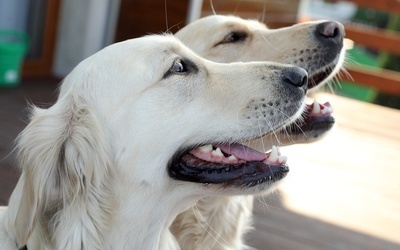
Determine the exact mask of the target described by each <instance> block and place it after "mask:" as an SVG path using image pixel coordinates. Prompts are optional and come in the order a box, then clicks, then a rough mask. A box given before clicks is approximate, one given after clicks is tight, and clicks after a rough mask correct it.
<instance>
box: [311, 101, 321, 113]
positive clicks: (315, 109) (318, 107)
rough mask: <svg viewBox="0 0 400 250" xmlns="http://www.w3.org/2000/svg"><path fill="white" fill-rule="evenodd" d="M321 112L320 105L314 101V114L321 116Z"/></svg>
mask: <svg viewBox="0 0 400 250" xmlns="http://www.w3.org/2000/svg"><path fill="white" fill-rule="evenodd" d="M320 112H321V108H320V106H319V103H318V102H317V100H315V101H314V103H313V109H312V111H311V113H312V114H319V113H320Z"/></svg>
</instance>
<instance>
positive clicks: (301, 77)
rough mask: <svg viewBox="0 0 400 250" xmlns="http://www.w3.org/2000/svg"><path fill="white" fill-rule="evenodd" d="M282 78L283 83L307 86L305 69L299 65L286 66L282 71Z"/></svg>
mask: <svg viewBox="0 0 400 250" xmlns="http://www.w3.org/2000/svg"><path fill="white" fill-rule="evenodd" d="M283 74H284V75H283V79H284V81H285V83H288V84H290V85H293V86H295V87H302V88H307V85H308V84H307V82H308V75H307V71H305V70H304V69H302V68H299V67H291V68H287V69H286V70H284V72H283Z"/></svg>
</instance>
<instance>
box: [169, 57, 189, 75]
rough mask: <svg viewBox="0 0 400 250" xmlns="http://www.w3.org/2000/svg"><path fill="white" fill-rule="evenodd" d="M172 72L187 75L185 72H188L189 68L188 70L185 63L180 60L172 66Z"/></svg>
mask: <svg viewBox="0 0 400 250" xmlns="http://www.w3.org/2000/svg"><path fill="white" fill-rule="evenodd" d="M171 72H173V73H185V72H187V68H186V65H185V63H184V62H183V61H182V60H180V59H178V60H176V61H175V62H174V65H172V67H171Z"/></svg>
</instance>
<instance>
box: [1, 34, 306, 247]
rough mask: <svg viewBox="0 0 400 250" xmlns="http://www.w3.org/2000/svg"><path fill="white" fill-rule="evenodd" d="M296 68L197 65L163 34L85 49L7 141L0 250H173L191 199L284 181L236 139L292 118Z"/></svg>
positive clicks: (281, 171) (296, 110) (300, 95)
mask: <svg viewBox="0 0 400 250" xmlns="http://www.w3.org/2000/svg"><path fill="white" fill-rule="evenodd" d="M307 75H308V74H307V72H306V71H305V70H304V69H302V68H300V67H297V66H293V65H287V64H281V63H270V62H247V63H231V64H223V63H217V62H212V61H208V60H206V59H203V58H201V57H199V56H197V55H196V54H195V53H194V52H192V51H191V50H190V49H189V48H187V47H186V46H185V45H183V44H182V43H181V42H180V41H179V40H178V39H176V38H175V37H174V36H172V35H151V36H145V37H141V38H136V39H132V40H127V41H124V42H120V43H116V44H113V45H110V46H108V47H106V48H104V49H103V50H101V51H99V52H97V53H96V54H94V55H92V56H90V57H88V58H87V59H85V60H84V61H82V62H81V63H80V64H79V65H78V66H77V67H76V68H75V69H73V71H72V72H71V73H70V74H69V75H68V76H67V77H66V78H65V79H64V80H63V82H62V84H61V87H60V90H59V95H58V99H57V101H56V102H55V104H54V105H53V106H51V107H50V108H48V109H41V108H37V107H32V110H31V116H30V122H29V124H28V125H27V127H26V128H25V129H24V131H23V132H21V134H20V135H19V136H18V138H17V152H18V163H19V166H20V169H21V176H20V179H19V181H18V183H17V186H16V188H15V190H14V191H13V193H12V195H11V198H10V202H9V206H8V208H6V209H4V210H3V212H2V213H1V215H0V249H4V250H9V249H163V250H164V249H180V246H179V244H178V241H177V240H176V238H175V237H174V236H173V235H172V234H171V232H170V230H169V228H170V225H171V223H172V221H173V220H174V219H175V218H176V216H177V215H178V214H179V213H181V212H183V211H185V210H186V209H188V208H189V207H192V206H194V205H195V204H196V202H197V201H198V200H199V199H200V198H201V197H210V196H231V195H250V194H251V195H255V194H261V193H264V192H267V191H268V190H269V189H271V188H272V187H273V186H274V185H275V184H276V183H277V182H279V181H280V180H281V179H282V178H284V177H285V175H286V174H287V172H288V166H287V164H286V160H287V159H286V157H285V156H284V155H281V153H280V151H279V150H278V149H277V148H276V147H273V149H272V150H271V151H270V152H269V153H260V152H257V151H255V150H251V149H249V148H248V147H246V146H244V145H241V144H240V142H244V141H248V140H251V139H254V138H258V137H261V136H264V135H266V134H269V133H273V132H274V131H276V130H278V129H280V128H281V127H282V126H285V125H286V124H288V123H291V122H293V121H295V120H296V119H297V118H298V117H299V116H300V115H301V113H302V112H303V110H304V108H305V96H306V92H307V89H308V84H307V82H308V77H307ZM277 102H279V104H278V103H277ZM210 148H211V151H210Z"/></svg>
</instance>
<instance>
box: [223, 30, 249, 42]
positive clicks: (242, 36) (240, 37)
mask: <svg viewBox="0 0 400 250" xmlns="http://www.w3.org/2000/svg"><path fill="white" fill-rule="evenodd" d="M246 38H247V34H246V33H244V32H231V33H229V35H227V36H226V37H225V38H224V39H223V40H222V41H221V42H220V43H219V44H226V43H236V42H241V41H244V40H246Z"/></svg>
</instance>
